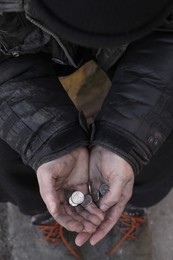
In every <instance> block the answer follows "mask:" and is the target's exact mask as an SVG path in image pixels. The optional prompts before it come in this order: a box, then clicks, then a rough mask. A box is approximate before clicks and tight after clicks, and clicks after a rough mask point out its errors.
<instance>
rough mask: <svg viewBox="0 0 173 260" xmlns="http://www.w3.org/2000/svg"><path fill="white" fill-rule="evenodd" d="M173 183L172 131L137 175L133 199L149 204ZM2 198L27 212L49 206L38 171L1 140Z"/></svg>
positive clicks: (165, 192)
mask: <svg viewBox="0 0 173 260" xmlns="http://www.w3.org/2000/svg"><path fill="white" fill-rule="evenodd" d="M172 186H173V132H172V133H171V135H170V136H169V138H168V139H167V141H166V142H165V143H164V144H163V146H162V147H161V148H160V150H159V151H158V152H157V153H156V155H155V156H154V157H153V158H152V160H151V161H150V163H149V164H148V165H147V166H146V167H144V169H143V171H142V172H141V173H140V174H139V175H138V176H136V178H135V185H134V192H133V196H132V198H131V200H130V203H131V204H133V205H135V206H139V207H150V206H152V205H155V204H156V203H158V202H159V201H160V200H161V199H163V198H164V197H165V196H166V195H167V194H168V192H169V191H170V190H171V188H172ZM0 202H12V203H13V204H15V205H17V206H18V207H19V209H20V211H21V212H22V213H24V214H27V215H33V214H36V213H41V212H43V211H45V210H46V206H45V204H44V202H43V200H42V198H41V196H40V194H39V187H38V183H37V178H36V173H35V172H34V171H33V169H32V168H30V167H29V166H26V165H24V164H23V162H22V160H21V158H20V156H19V155H18V153H16V152H15V151H14V150H12V149H11V148H10V147H9V146H8V145H7V144H6V143H5V142H4V141H2V140H0Z"/></svg>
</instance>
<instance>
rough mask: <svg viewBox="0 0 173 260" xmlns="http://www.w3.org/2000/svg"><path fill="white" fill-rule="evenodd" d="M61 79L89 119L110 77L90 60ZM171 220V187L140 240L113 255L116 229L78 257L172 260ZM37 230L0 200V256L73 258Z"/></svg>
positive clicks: (8, 258) (13, 259)
mask: <svg viewBox="0 0 173 260" xmlns="http://www.w3.org/2000/svg"><path fill="white" fill-rule="evenodd" d="M86 79H87V80H86ZM61 82H62V84H63V85H64V87H65V89H66V91H67V92H68V94H69V96H70V97H71V99H72V100H73V102H74V103H75V105H76V106H77V108H79V109H80V110H82V111H84V114H85V115H86V116H87V118H88V120H89V119H90V117H91V116H92V115H93V114H95V113H96V112H97V111H98V110H99V109H100V106H101V103H102V101H103V99H104V96H105V95H106V94H107V91H108V89H109V87H110V82H109V80H108V79H107V78H106V77H105V75H104V73H103V72H101V71H100V70H98V69H97V66H96V65H95V64H94V63H93V62H91V63H90V64H89V65H86V66H84V67H83V68H82V69H81V70H79V71H78V72H77V74H74V75H72V76H70V77H67V78H62V79H61ZM93 85H94V87H93ZM81 86H82V87H81ZM172 223H173V191H171V192H170V193H169V195H168V196H167V197H166V198H165V199H164V200H163V201H161V202H160V203H159V204H157V205H156V206H154V207H152V208H150V210H149V216H148V224H147V226H146V228H145V230H144V232H143V233H142V234H141V236H140V238H139V240H138V241H137V242H135V243H134V242H128V243H125V244H124V245H123V246H122V247H121V248H120V249H119V250H118V251H117V252H116V253H115V254H114V255H113V256H112V257H109V256H108V255H107V254H106V253H105V252H107V251H108V250H109V249H111V248H112V247H113V245H114V244H115V240H116V237H117V232H116V229H113V230H112V231H111V232H110V233H109V234H108V235H107V236H106V238H105V239H103V240H102V241H101V242H100V243H99V244H98V245H97V246H95V247H92V246H90V244H89V243H87V244H86V245H85V246H83V247H82V248H77V247H76V248H75V249H76V251H78V252H79V253H80V255H81V260H97V259H99V260H108V259H109V260H110V259H111V260H173V224H172ZM36 231H37V230H35V229H34V227H33V226H32V225H31V224H30V218H29V217H27V216H24V215H22V214H20V213H19V211H18V209H17V208H16V207H15V206H13V205H12V204H0V260H64V259H67V260H71V259H75V258H74V257H73V256H72V255H71V254H69V252H68V250H67V249H66V247H65V246H64V245H63V244H62V243H60V244H58V245H57V246H56V247H52V246H49V245H48V244H46V242H44V241H43V240H42V238H41V237H40V236H39V233H38V232H36ZM66 235H67V237H68V239H70V241H71V242H72V243H73V246H75V245H74V234H73V233H69V232H67V233H66Z"/></svg>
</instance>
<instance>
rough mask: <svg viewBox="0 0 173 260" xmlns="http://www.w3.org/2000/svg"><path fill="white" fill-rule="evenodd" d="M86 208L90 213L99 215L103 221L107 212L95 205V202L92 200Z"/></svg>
mask: <svg viewBox="0 0 173 260" xmlns="http://www.w3.org/2000/svg"><path fill="white" fill-rule="evenodd" d="M85 210H87V211H88V212H89V213H90V214H93V215H96V216H98V217H99V219H100V220H101V221H103V220H104V217H105V214H104V213H103V212H102V210H100V209H99V208H98V207H97V206H96V205H95V203H93V202H92V203H91V204H90V205H88V206H87V207H86V208H85Z"/></svg>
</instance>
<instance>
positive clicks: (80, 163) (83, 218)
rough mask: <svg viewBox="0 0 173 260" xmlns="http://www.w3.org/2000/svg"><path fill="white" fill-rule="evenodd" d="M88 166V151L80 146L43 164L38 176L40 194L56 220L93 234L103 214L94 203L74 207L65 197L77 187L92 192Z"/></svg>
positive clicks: (67, 227) (67, 226) (73, 229)
mask: <svg viewBox="0 0 173 260" xmlns="http://www.w3.org/2000/svg"><path fill="white" fill-rule="evenodd" d="M88 165H89V155H88V150H87V149H86V148H84V147H80V148H77V149H75V150H73V151H72V152H71V153H69V154H67V155H64V156H62V157H60V158H58V159H56V160H53V161H50V162H47V163H44V164H43V165H41V166H40V167H39V168H38V170H37V178H38V183H39V188H40V194H41V196H42V198H43V200H44V202H45V204H46V206H47V208H48V210H49V212H50V213H51V215H52V216H53V217H54V219H55V220H56V221H57V222H58V223H59V224H60V225H62V226H63V227H65V228H66V229H67V230H69V231H75V232H77V233H81V232H82V233H83V232H84V233H85V232H87V233H90V234H92V233H94V232H95V231H96V229H97V227H98V226H99V225H100V224H101V222H102V221H103V219H104V213H103V212H102V211H101V210H100V209H99V208H98V207H97V206H96V205H95V204H94V203H91V204H90V205H89V206H87V207H86V208H83V207H82V206H77V207H72V206H70V205H69V203H68V198H67V196H66V195H67V194H66V193H69V192H71V193H72V192H73V191H75V190H78V191H81V192H83V193H84V194H87V193H88V192H89V191H88ZM79 240H80V239H79Z"/></svg>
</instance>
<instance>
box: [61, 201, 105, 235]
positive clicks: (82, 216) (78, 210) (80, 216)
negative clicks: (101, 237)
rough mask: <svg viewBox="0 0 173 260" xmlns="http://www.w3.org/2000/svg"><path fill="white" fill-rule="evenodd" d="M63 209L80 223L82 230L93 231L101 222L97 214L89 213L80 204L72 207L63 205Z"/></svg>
mask: <svg viewBox="0 0 173 260" xmlns="http://www.w3.org/2000/svg"><path fill="white" fill-rule="evenodd" d="M65 210H66V213H67V214H68V215H70V216H71V217H72V218H73V219H75V220H78V221H80V222H81V223H82V225H83V231H87V232H89V233H94V232H95V231H96V228H97V226H98V225H100V223H101V221H100V219H99V218H98V217H97V216H94V215H91V214H90V213H88V212H86V211H85V210H84V209H82V207H80V206H77V207H75V208H73V207H71V206H69V205H65ZM97 223H98V224H97Z"/></svg>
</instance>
